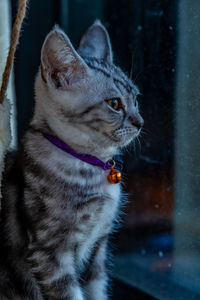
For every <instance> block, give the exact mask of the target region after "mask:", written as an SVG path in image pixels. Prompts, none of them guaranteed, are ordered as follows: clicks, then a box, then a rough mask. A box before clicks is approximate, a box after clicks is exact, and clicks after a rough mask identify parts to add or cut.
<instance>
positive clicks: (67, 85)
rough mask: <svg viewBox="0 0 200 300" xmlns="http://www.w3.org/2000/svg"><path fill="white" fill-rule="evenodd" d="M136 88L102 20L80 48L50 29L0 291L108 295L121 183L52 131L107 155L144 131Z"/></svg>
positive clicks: (11, 180)
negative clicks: (118, 61) (109, 252)
mask: <svg viewBox="0 0 200 300" xmlns="http://www.w3.org/2000/svg"><path fill="white" fill-rule="evenodd" d="M138 93H139V91H138V89H137V87H136V86H135V85H134V84H133V83H132V82H131V80H130V79H128V78H127V76H126V75H125V74H124V73H123V72H122V71H121V69H120V68H118V67H116V66H115V65H114V64H113V56H112V49H111V43H110V39H109V36H108V33H107V31H106V29H105V28H104V26H103V25H102V24H101V23H100V22H99V21H96V22H95V23H94V24H93V25H92V26H91V27H90V28H89V29H88V31H87V32H86V34H85V35H84V36H83V38H82V40H81V42H80V46H79V48H78V50H77V51H76V50H75V49H74V48H73V46H72V44H71V42H70V40H69V38H68V37H67V36H66V35H65V33H64V32H63V31H62V30H61V29H60V28H58V27H55V28H54V29H53V30H52V31H51V32H50V33H49V34H48V35H47V37H46V39H45V41H44V44H43V47H42V50H41V66H40V70H39V72H38V75H37V78H36V82H35V109H34V115H33V118H32V121H31V122H30V127H29V130H28V131H27V133H26V134H25V136H24V139H23V141H22V144H21V147H20V149H19V151H18V153H17V154H16V155H15V156H14V157H13V158H12V163H10V165H8V167H7V171H6V174H5V176H4V183H3V184H4V190H3V199H2V207H1V241H0V242H1V244H0V300H7V299H12V300H17V299H21V300H22V299H26V300H41V299H46V300H58V299H59V300H61V299H63V300H83V299H87V300H105V299H108V292H107V282H108V279H107V275H106V267H105V262H106V253H107V241H108V236H109V233H110V232H111V231H112V228H113V222H114V220H115V219H116V217H117V214H118V208H119V205H120V184H119V183H118V184H111V183H110V182H109V181H108V179H107V176H108V173H109V170H107V169H106V170H105V169H103V168H101V167H99V166H98V165H97V166H94V165H92V164H90V163H88V162H84V161H83V160H82V159H79V158H77V157H75V156H74V155H72V154H71V153H67V152H66V151H63V149H61V147H58V146H57V145H55V144H54V143H52V142H51V141H50V140H49V139H48V137H49V136H51V137H52V136H53V137H54V138H55V139H56V140H57V141H60V142H61V143H62V144H65V145H68V147H71V149H73V151H76V153H79V154H80V156H83V155H85V154H87V155H89V156H93V157H96V158H98V159H99V160H101V161H103V162H107V161H109V160H110V159H112V157H113V156H114V155H115V154H116V153H117V152H118V151H119V149H120V148H121V147H123V146H125V145H127V144H128V143H130V142H131V141H132V139H133V138H135V137H136V136H138V134H139V132H140V129H141V126H142V125H143V119H142V117H141V116H140V114H139V111H138V105H137V100H136V98H137V95H138Z"/></svg>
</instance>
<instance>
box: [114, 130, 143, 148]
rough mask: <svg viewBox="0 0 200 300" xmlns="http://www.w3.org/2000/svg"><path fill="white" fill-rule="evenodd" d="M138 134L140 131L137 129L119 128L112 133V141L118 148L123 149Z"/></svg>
mask: <svg viewBox="0 0 200 300" xmlns="http://www.w3.org/2000/svg"><path fill="white" fill-rule="evenodd" d="M139 134H140V130H138V129H137V128H130V127H125V128H119V129H117V130H116V131H115V132H114V133H113V135H112V140H113V141H114V142H115V143H116V144H117V146H118V147H120V148H123V147H125V146H127V145H128V144H130V143H131V142H132V141H133V140H134V139H135V138H137V137H138V136H139Z"/></svg>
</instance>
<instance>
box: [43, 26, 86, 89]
mask: <svg viewBox="0 0 200 300" xmlns="http://www.w3.org/2000/svg"><path fill="white" fill-rule="evenodd" d="M41 76H42V79H43V81H45V82H46V83H48V84H50V85H51V86H53V87H55V88H61V89H66V88H68V87H69V85H72V84H74V83H76V82H78V81H80V80H82V79H85V78H87V77H88V76H89V68H88V66H87V65H86V63H85V62H84V60H83V59H82V58H81V57H80V56H79V54H78V53H77V52H76V51H75V49H74V47H73V46H72V44H71V42H70V40H69V38H68V37H67V36H66V34H65V33H64V32H63V31H62V30H61V29H60V28H59V27H57V26H55V28H54V29H53V30H52V31H51V32H50V33H49V34H48V35H47V37H46V39H45V41H44V44H43V46H42V51H41Z"/></svg>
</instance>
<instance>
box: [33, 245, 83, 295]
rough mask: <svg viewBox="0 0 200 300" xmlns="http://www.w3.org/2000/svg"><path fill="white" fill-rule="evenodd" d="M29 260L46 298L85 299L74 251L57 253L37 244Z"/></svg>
mask: <svg viewBox="0 0 200 300" xmlns="http://www.w3.org/2000/svg"><path fill="white" fill-rule="evenodd" d="M28 261H29V263H30V264H31V266H32V271H33V274H34V276H35V278H36V281H37V284H38V286H39V288H40V291H41V294H42V296H43V299H44V300H84V297H83V293H82V290H81V287H80V285H79V283H78V280H77V278H76V272H75V267H74V255H73V252H71V251H68V252H65V253H64V254H62V255H61V254H59V255H55V253H54V252H53V251H52V252H51V251H49V250H45V249H42V248H41V247H38V246H36V245H35V246H33V247H32V249H31V251H30V255H29V257H28Z"/></svg>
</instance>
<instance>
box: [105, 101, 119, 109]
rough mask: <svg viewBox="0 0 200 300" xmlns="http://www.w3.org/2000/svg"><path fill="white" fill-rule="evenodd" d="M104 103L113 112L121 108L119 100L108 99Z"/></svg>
mask: <svg viewBox="0 0 200 300" xmlns="http://www.w3.org/2000/svg"><path fill="white" fill-rule="evenodd" d="M106 102H107V104H108V105H109V106H111V107H112V108H113V109H114V110H119V109H120V108H121V107H122V105H121V100H120V98H113V99H108V100H106Z"/></svg>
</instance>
